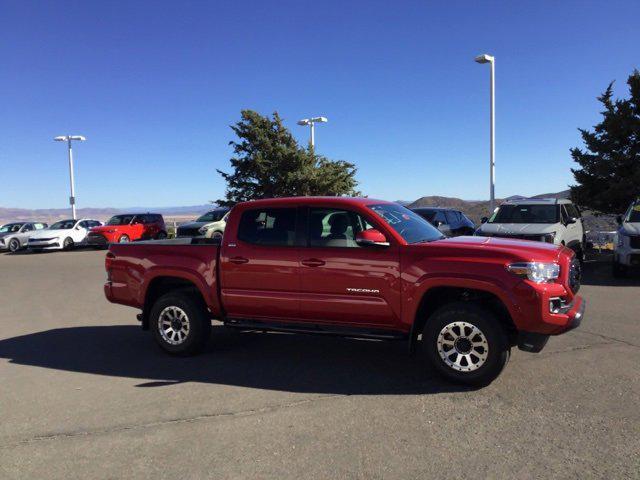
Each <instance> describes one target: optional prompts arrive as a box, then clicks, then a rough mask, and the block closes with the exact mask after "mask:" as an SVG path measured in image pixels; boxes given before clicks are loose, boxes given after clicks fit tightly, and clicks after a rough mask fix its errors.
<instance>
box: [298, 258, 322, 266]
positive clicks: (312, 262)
mask: <svg viewBox="0 0 640 480" xmlns="http://www.w3.org/2000/svg"><path fill="white" fill-rule="evenodd" d="M300 263H302V265H306V266H307V267H321V266H322V265H324V264H325V261H324V260H318V259H317V258H309V259H307V260H302V262H300Z"/></svg>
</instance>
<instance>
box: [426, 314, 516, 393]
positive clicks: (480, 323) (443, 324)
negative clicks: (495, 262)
mask: <svg viewBox="0 0 640 480" xmlns="http://www.w3.org/2000/svg"><path fill="white" fill-rule="evenodd" d="M460 322H464V323H465V324H467V325H471V326H473V327H475V328H477V329H478V330H479V331H480V335H478V334H475V335H471V329H470V327H468V326H465V328H464V330H462V332H465V333H464V334H462V335H461V334H460V333H461V330H460V327H456V326H454V327H452V328H453V333H454V334H456V333H457V335H459V337H460V340H458V339H456V340H449V338H454V337H452V336H449V337H448V336H447V334H445V335H444V336H443V337H440V335H441V332H445V331H450V328H449V327H450V326H451V325H453V324H455V323H460ZM445 329H446V330H445ZM465 335H467V336H465ZM439 337H440V338H439ZM465 338H467V339H468V341H469V342H471V341H474V342H477V346H475V345H476V344H471V343H468V344H466V345H465V341H464V339H465ZM439 341H440V342H444V344H445V345H448V343H447V342H450V343H452V344H453V345H456V344H457V343H458V342H459V343H460V346H461V347H464V348H465V349H464V350H463V351H464V352H467V354H465V355H461V354H460V353H458V350H457V348H458V347H455V346H454V348H453V349H450V350H449V349H445V348H444V347H443V346H442V345H440V346H439ZM481 342H482V344H481ZM421 343H422V345H421V347H422V349H423V353H424V356H425V357H426V359H427V361H428V362H429V363H430V364H431V366H432V367H433V368H434V369H435V370H436V371H437V372H438V373H439V374H440V375H441V376H443V377H444V378H446V379H447V380H449V381H452V382H455V383H462V384H466V385H473V386H477V387H478V386H485V385H488V384H489V383H491V382H492V381H493V380H494V379H495V378H496V377H497V376H498V375H500V372H502V369H503V368H504V367H505V365H506V364H507V362H508V361H509V355H510V353H511V349H510V346H509V341H508V339H507V335H506V334H505V331H504V329H503V327H502V325H501V324H500V321H499V320H498V318H496V316H495V315H494V314H492V313H491V312H489V311H488V310H486V309H485V308H483V307H482V306H481V305H478V304H474V303H467V302H456V303H450V304H448V305H444V306H443V307H441V308H439V309H438V310H436V311H435V312H434V313H433V314H432V315H431V316H430V317H429V319H428V320H427V323H426V324H425V326H424V329H423V331H422V342H421ZM483 345H486V346H483ZM466 347H468V348H469V349H468V350H467V348H466ZM485 348H486V350H484V349H485ZM440 352H442V355H444V356H445V357H446V358H447V359H448V361H449V362H451V363H455V362H459V363H460V365H458V366H457V367H454V366H450V365H449V364H447V361H445V359H444V358H442V356H441V353H440ZM478 352H479V353H478ZM448 353H450V355H447V354H448ZM482 356H484V358H482ZM462 357H465V358H464V360H463V359H462ZM467 359H471V364H469V362H468V360H467ZM476 360H477V361H476ZM478 365H479V366H478ZM467 366H468V367H467ZM465 370H466V371H465Z"/></svg>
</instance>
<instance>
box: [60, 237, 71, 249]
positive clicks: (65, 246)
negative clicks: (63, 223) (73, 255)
mask: <svg viewBox="0 0 640 480" xmlns="http://www.w3.org/2000/svg"><path fill="white" fill-rule="evenodd" d="M73 245H74V244H73V238H71V237H67V238H65V239H64V242H62V249H63V250H71V249H72V248H73Z"/></svg>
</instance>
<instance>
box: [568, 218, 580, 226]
mask: <svg viewBox="0 0 640 480" xmlns="http://www.w3.org/2000/svg"><path fill="white" fill-rule="evenodd" d="M577 221H578V219H577V218H575V217H571V218H569V219H567V225H571V224H572V223H576V222H577Z"/></svg>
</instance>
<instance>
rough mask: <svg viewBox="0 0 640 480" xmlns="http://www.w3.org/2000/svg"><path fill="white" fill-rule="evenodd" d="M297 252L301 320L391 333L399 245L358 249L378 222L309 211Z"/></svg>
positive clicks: (396, 313) (337, 211)
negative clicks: (358, 236)
mask: <svg viewBox="0 0 640 480" xmlns="http://www.w3.org/2000/svg"><path fill="white" fill-rule="evenodd" d="M306 217H307V218H306V224H307V228H306V232H307V235H306V237H307V239H306V240H307V241H306V246H304V247H302V248H301V257H300V263H301V265H300V274H301V294H300V304H301V317H302V318H303V319H304V320H306V321H312V322H315V321H319V322H326V323H340V324H351V325H352V326H354V327H363V328H375V327H380V328H392V327H394V326H397V324H398V323H399V321H400V312H401V301H400V257H399V249H398V247H397V245H395V244H394V243H392V244H391V245H390V246H388V247H380V246H359V245H358V244H357V243H356V241H355V237H356V234H357V233H358V232H360V231H362V230H365V229H368V228H374V227H375V226H376V223H377V221H375V220H372V219H371V218H365V216H363V215H361V214H360V213H357V212H355V211H350V210H345V209H341V208H333V207H327V208H322V207H310V208H309V209H308V211H307V215H306Z"/></svg>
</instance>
